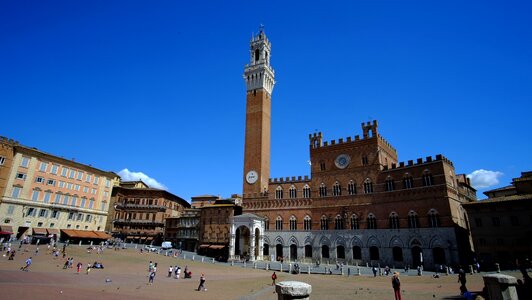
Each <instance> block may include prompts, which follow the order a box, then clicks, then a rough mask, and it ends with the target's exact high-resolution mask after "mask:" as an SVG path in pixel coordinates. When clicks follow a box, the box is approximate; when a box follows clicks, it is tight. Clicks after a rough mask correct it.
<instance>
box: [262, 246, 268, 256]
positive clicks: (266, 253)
mask: <svg viewBox="0 0 532 300" xmlns="http://www.w3.org/2000/svg"><path fill="white" fill-rule="evenodd" d="M262 255H264V256H269V255H270V245H268V244H264V248H262Z"/></svg>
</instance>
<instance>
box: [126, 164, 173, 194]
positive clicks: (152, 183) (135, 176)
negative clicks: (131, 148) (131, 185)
mask: <svg viewBox="0 0 532 300" xmlns="http://www.w3.org/2000/svg"><path fill="white" fill-rule="evenodd" d="M118 175H119V176H120V177H122V180H123V181H137V180H142V181H143V182H144V183H145V184H147V185H148V186H149V187H151V188H156V189H161V190H167V189H168V188H167V187H166V186H165V185H164V184H162V183H160V182H158V181H157V180H155V179H153V178H151V177H150V176H148V175H146V174H144V173H142V172H131V171H129V170H128V169H127V168H126V169H123V170H122V171H120V172H118Z"/></svg>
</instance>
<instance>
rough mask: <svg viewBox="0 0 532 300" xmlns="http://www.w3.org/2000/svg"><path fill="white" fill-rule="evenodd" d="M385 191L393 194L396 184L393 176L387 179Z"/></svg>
mask: <svg viewBox="0 0 532 300" xmlns="http://www.w3.org/2000/svg"><path fill="white" fill-rule="evenodd" d="M384 184H385V185H384V190H385V191H387V192H391V191H393V190H394V189H395V186H394V183H393V179H392V177H391V176H388V177H387V178H386V181H385V182H384Z"/></svg>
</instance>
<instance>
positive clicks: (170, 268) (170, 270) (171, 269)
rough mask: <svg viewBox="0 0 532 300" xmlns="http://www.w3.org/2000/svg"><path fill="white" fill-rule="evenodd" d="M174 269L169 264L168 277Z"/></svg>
mask: <svg viewBox="0 0 532 300" xmlns="http://www.w3.org/2000/svg"><path fill="white" fill-rule="evenodd" d="M173 271H174V267H172V266H170V267H169V268H168V278H170V277H172V272H173Z"/></svg>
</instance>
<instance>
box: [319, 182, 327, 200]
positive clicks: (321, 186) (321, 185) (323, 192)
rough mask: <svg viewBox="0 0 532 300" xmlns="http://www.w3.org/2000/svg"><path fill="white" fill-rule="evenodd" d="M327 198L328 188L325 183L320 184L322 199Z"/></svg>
mask: <svg viewBox="0 0 532 300" xmlns="http://www.w3.org/2000/svg"><path fill="white" fill-rule="evenodd" d="M326 196H327V187H326V186H325V183H322V184H320V197H326Z"/></svg>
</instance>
